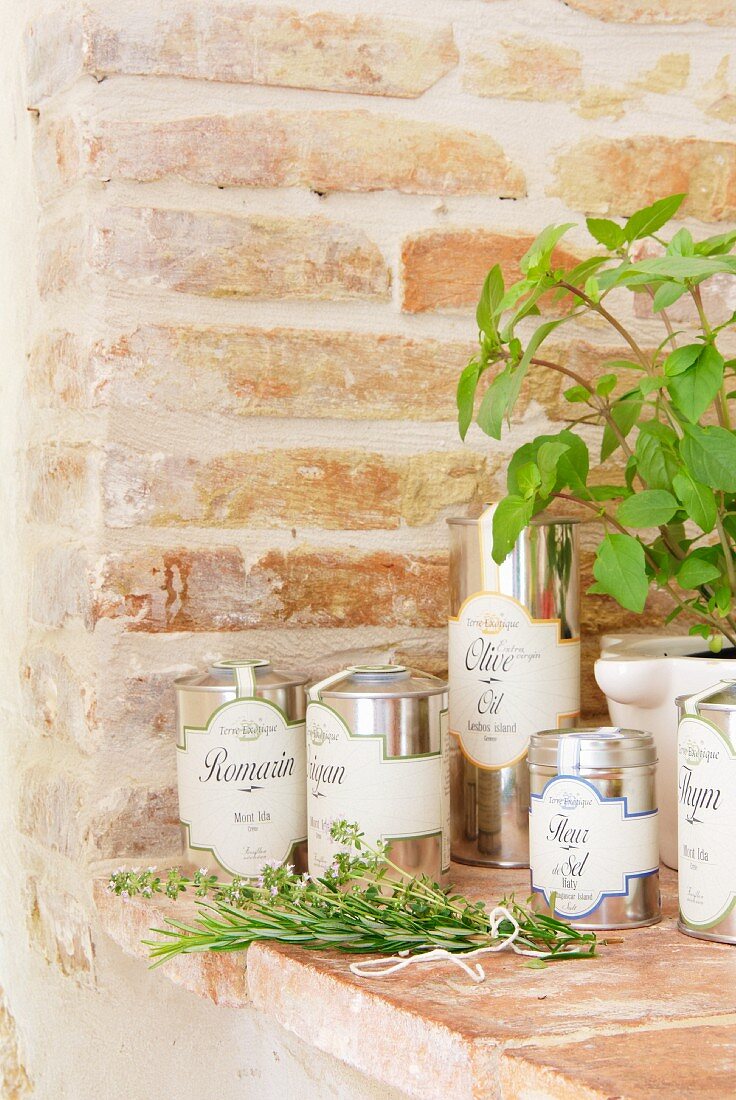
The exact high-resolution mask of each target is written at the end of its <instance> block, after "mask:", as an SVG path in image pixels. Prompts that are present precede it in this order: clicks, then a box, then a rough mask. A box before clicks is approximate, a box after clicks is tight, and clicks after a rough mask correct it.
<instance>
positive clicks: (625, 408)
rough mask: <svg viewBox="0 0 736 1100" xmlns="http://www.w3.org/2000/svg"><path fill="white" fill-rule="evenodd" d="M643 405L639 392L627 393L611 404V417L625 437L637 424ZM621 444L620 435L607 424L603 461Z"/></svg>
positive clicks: (603, 441) (604, 434)
mask: <svg viewBox="0 0 736 1100" xmlns="http://www.w3.org/2000/svg"><path fill="white" fill-rule="evenodd" d="M641 405H642V401H641V397H640V396H639V395H638V394H625V395H624V396H623V397H622V398H620V399H619V400H618V401H616V402H614V404H613V405H612V406H611V418H612V419H613V421H614V423H615V424H616V426H617V427H618V430H619V431H620V433H621V435H622V436H623V437H624V439H625V438H626V436H627V435H628V434H629V432H630V431H631V429H632V428H633V427H634V424H636V421H637V419H638V417H639V413H640V412H641ZM620 446H621V444H620V443H619V441H618V436H617V435H616V433H615V432H614V431H613V429H612V428H611V427H609V425H608V424H606V426H605V428H604V429H603V440H602V443H601V462H605V461H606V459H607V458H608V457H609V455H612V454H613V452H614V451H615V450H616V448H617V447H620Z"/></svg>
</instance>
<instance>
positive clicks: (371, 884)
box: [108, 821, 596, 966]
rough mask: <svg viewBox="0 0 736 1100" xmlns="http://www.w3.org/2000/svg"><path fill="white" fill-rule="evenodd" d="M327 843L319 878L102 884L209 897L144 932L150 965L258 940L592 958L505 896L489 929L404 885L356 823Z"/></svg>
mask: <svg viewBox="0 0 736 1100" xmlns="http://www.w3.org/2000/svg"><path fill="white" fill-rule="evenodd" d="M331 835H332V837H333V839H334V840H335V841H336V842H338V843H339V844H340V845H342V846H343V847H342V850H341V851H338V852H336V853H335V856H334V861H333V863H332V865H331V867H329V868H328V870H327V871H326V873H325V874H324V875H323V876H322V877H321V878H317V879H315V878H311V877H310V876H309V875H306V874H304V875H298V874H296V873H295V872H294V868H293V867H291V866H289V865H283V864H277V863H273V864H267V865H266V866H265V867H264V868H263V871H262V874H261V877H260V878H259V879H257V880H256V881H253V880H250V879H243V878H234V879H233V881H232V882H221V881H220V880H219V879H218V878H217V876H216V875H213V874H210V873H209V871H208V870H206V869H205V868H201V869H200V870H199V871H197V872H196V873H195V874H194V875H193V876H192V877H191V878H188V877H187V876H185V875H183V874H182V873H181V872H180V871H179V870H178V869H176V868H175V869H172V870H170V871H168V872H167V874H166V876H165V878H163V879H162V877H161V876H160V875H157V874H156V869H155V868H154V867H149V868H147V869H145V870H143V871H141V870H134V871H125V870H122V869H121V870H119V871H116V872H114V873H113V874H112V875H111V876H110V881H109V884H108V885H109V889H110V890H111V891H112V892H113V893H115V894H118V895H120V896H122V897H133V896H136V895H142V896H144V897H152V896H153V895H154V894H165V895H166V896H167V897H169V898H178V897H179V896H180V895H181V894H183V893H185V892H186V891H187V890H192V891H193V892H194V896H195V897H197V898H201V899H207V900H206V901H204V902H203V907H202V909H201V910H200V911H199V915H198V917H197V919H196V920H194V921H193V922H192V923H186V922H183V921H180V920H177V919H176V918H173V917H168V918H166V923H167V926H168V927H166V928H154V929H152V931H154V932H156V933H158V934H159V935H161V936H163V937H164V938H163V939H160V940H145V941H144V943H145V944H146V946H147V947H149V948H150V954H151V958H152V959H153V960H154V963H153V965H154V966H157V965H159V964H161V963H163V962H166V960H167V959H171V958H173V957H174V956H176V955H180V954H183V953H188V952H194V951H242V950H244V949H245V948H247V947H248V946H249V945H250V944H251V943H254V942H255V941H256V940H260V941H271V942H276V943H291V944H295V945H298V946H300V947H304V948H307V949H308V950H319V949H328V948H329V949H333V950H338V951H344V952H348V953H351V954H375V953H381V954H386V955H417V954H420V953H423V952H427V951H431V950H435V949H441V950H444V951H447V952H449V953H451V954H458V955H460V954H467V953H469V952H473V951H477V950H478V949H479V948H498V947H499V945H500V944H501V943H502V942H503V941H506V940H509V941H511V940H513V943H514V948H515V950H516V951H517V953H521V954H528V955H531V956H533V957H534V959H535V962H534V963H533V964H530V965H535V966H539V965H542V963H543V962H548V961H557V960H563V959H579V958H590V957H591V956H594V955H595V953H596V936H595V934H594V933H593V932H583V931H580V930H578V929H576V928H574V927H572V926H571V925H569V924H567V923H565V922H564V921H560V920H556V919H555V918H553V917H549V916H546V915H545V914H542V913H535V912H534V911H533V910H532V909H531V908H529V906H527V905H523V904H521V903H519V902H517V901H516V900H515V898H514V897H513V896H511V897H508V898H504V899H503V900H502V901H501V902H500V905H501V906H502V907H503V908H504V909H505V910H506V911H507V914H508V916H507V917H506V916H504V917H503V919H500V920H497V921H496V925H495V929H494V927H493V926H492V922H491V920H490V914H489V912H488V910H487V908H486V903H485V902H483V901H469V900H468V899H467V898H465V897H463V896H462V895H461V894H453V893H450V891H449V890H446V889H444V888H443V887H442V886H440V885H439V884H438V883H437V882H434V881H432V880H431V879H430V878H428V877H427V876H426V875H419V876H416V877H414V878H410V877H408V876H407V875H406V874H405V873H404V872H403V871H402V870H401V869H400V868H399V867H398V866H397V865H396V864H395V863H393V862H392V861H391V860H390V859H389V858H388V856H387V852H386V845H385V844H383V843H381V842H379V843H377V844H376V845H375V846H371V845H370V844H368V843H366V840H365V836H364V834H363V833H362V832H361V831H360V830H359V828H358V826H357V825H355V824H350V823H349V822H347V821H338V822H335V823H334V824H333V826H332V830H331ZM517 926H518V927H517ZM494 932H495V934H494ZM539 960H541V962H540V961H539Z"/></svg>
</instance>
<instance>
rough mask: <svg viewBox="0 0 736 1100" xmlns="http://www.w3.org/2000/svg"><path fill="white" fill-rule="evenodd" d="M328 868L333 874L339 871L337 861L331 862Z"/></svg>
mask: <svg viewBox="0 0 736 1100" xmlns="http://www.w3.org/2000/svg"><path fill="white" fill-rule="evenodd" d="M330 870H331V871H332V873H333V875H338V874H339V873H340V864H339V863H333V864H331V865H330Z"/></svg>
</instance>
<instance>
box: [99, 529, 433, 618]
mask: <svg viewBox="0 0 736 1100" xmlns="http://www.w3.org/2000/svg"><path fill="white" fill-rule="evenodd" d="M446 568H447V562H446V558H445V557H444V556H440V555H437V556H427V555H416V556H411V555H408V554H391V553H388V552H375V553H370V554H360V553H359V552H358V551H331V550H309V549H301V550H294V551H291V552H290V553H284V552H282V551H280V550H273V551H270V552H268V553H265V554H263V555H262V556H261V557H260V558H258V560H257V561H255V562H254V563H253V564H252V565H251V566H250V567H247V566H246V564H245V561H244V558H243V555H242V553H241V552H240V551H239V550H238V549H237V548H235V547H230V546H228V547H221V548H215V549H211V550H184V549H176V550H170V551H163V552H162V551H160V550H154V549H151V550H148V551H139V552H138V553H128V554H125V555H123V554H111V555H109V556H108V557H107V558H105V559H104V561H103V562H102V563H101V564H100V567H99V569H98V570H97V573H96V585H95V595H94V599H93V601H92V603H91V606H90V611H89V620H88V621H89V622H90V624H94V623H96V622H99V621H100V620H101V619H113V620H118V621H119V622H120V623H121V625H122V626H123V628H124V629H125V630H129V631H147V632H152V633H159V632H161V631H182V630H187V631H189V630H192V631H202V630H222V631H227V630H244V629H246V628H248V627H256V626H278V625H284V626H365V625H386V626H388V625H397V624H400V625H409V624H411V625H416V626H438V625H441V623H442V622H443V620H444V611H445V604H446V600H445V581H446Z"/></svg>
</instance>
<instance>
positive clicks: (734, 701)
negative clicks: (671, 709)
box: [675, 682, 736, 714]
mask: <svg viewBox="0 0 736 1100" xmlns="http://www.w3.org/2000/svg"><path fill="white" fill-rule="evenodd" d="M675 702H676V703H677V705H678V706H679V707H680V708H681V709H682V710H683V711H688V710H689V711H690V712H692V713H693V714H696V713H698V712H699V711H701V710H736V683H733V682H728V683H727V682H721V683H719V684H714V685H713V687H712V688H706V690H705V691H701V692H698V694H697V695H680V696H678V698H677V699H675ZM688 703H690V706H689V708H688Z"/></svg>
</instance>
